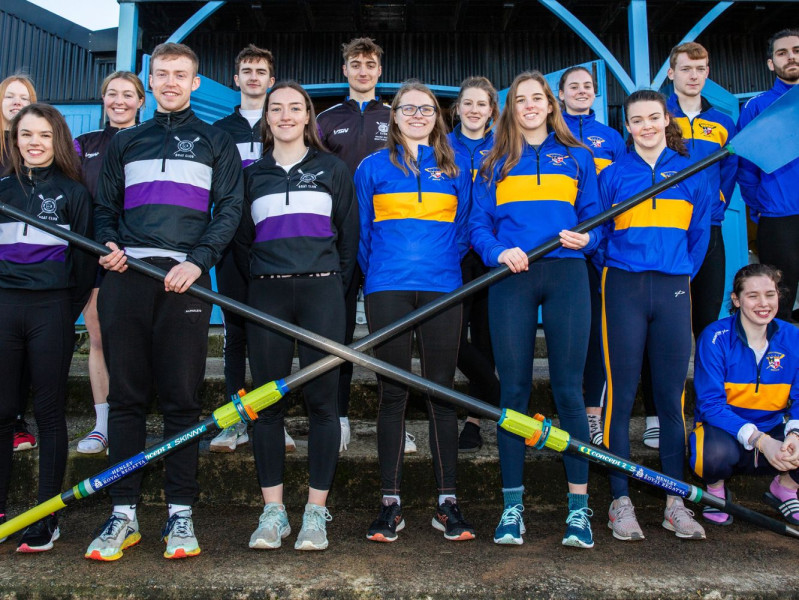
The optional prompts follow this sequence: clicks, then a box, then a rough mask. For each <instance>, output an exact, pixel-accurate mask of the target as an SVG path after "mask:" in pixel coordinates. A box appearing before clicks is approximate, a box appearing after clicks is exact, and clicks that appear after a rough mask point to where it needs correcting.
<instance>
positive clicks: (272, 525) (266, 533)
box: [250, 502, 291, 550]
mask: <svg viewBox="0 0 799 600" xmlns="http://www.w3.org/2000/svg"><path fill="white" fill-rule="evenodd" d="M290 533H291V525H289V517H288V515H287V514H286V507H285V506H283V505H282V504H279V503H277V502H270V503H269V504H267V505H266V506H264V512H262V513H261V517H260V518H259V519H258V529H256V530H255V531H254V532H253V534H252V536H251V537H250V548H253V549H254V550H274V549H276V548H280V545H281V544H282V542H283V540H285V539H286V538H287V537H288V536H289V534H290Z"/></svg>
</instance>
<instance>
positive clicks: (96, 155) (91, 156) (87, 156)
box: [84, 152, 100, 160]
mask: <svg viewBox="0 0 799 600" xmlns="http://www.w3.org/2000/svg"><path fill="white" fill-rule="evenodd" d="M98 156H100V153H99V152H88V153H87V154H86V156H85V157H84V158H86V159H87V160H88V159H90V158H97V157H98Z"/></svg>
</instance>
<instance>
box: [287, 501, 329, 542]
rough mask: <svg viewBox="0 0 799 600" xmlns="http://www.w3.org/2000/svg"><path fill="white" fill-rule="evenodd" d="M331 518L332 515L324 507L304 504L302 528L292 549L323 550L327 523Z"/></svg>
mask: <svg viewBox="0 0 799 600" xmlns="http://www.w3.org/2000/svg"><path fill="white" fill-rule="evenodd" d="M332 520H333V516H332V515H331V514H330V511H329V510H327V508H326V507H324V506H318V505H316V504H306V505H305V514H303V515H302V528H301V529H300V533H299V535H297V541H296V542H295V543H294V549H295V550H324V549H325V548H327V523H328V521H332Z"/></svg>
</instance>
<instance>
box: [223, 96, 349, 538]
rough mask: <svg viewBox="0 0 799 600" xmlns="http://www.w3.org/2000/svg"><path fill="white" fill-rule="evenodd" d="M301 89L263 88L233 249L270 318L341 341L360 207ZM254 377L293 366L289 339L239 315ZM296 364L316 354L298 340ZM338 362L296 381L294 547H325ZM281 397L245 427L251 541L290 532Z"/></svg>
mask: <svg viewBox="0 0 799 600" xmlns="http://www.w3.org/2000/svg"><path fill="white" fill-rule="evenodd" d="M317 131H318V130H317V126H316V117H315V115H314V110H313V105H312V104H311V99H310V97H309V96H308V93H307V92H306V91H305V90H304V89H303V88H302V87H301V86H300V85H299V84H297V83H295V82H291V81H288V82H280V83H278V84H276V85H275V86H274V87H273V88H272V89H271V90H270V91H269V93H268V94H267V96H266V102H265V104H264V116H263V118H262V139H263V148H264V155H263V157H262V158H261V159H260V160H257V161H255V162H254V163H253V164H251V165H250V166H249V167H247V168H246V169H245V170H244V197H245V202H244V212H243V217H242V222H241V226H240V227H239V231H238V233H237V234H236V239H235V246H234V256H235V258H236V262H237V264H238V266H239V269H240V270H241V272H242V273H245V274H247V275H248V276H249V284H248V304H249V305H250V306H252V307H254V308H257V309H258V310H263V311H264V312H267V313H269V314H271V315H274V316H275V317H277V318H280V319H283V320H285V321H288V322H290V323H294V324H295V325H299V326H300V327H304V328H306V329H309V330H310V331H313V332H315V333H318V334H319V335H322V336H325V337H326V338H329V339H332V340H334V341H337V342H339V343H343V342H344V290H345V289H347V285H349V280H350V278H351V277H352V274H353V271H354V269H355V261H356V253H357V249H358V211H357V205H356V199H355V191H354V188H353V184H352V177H351V175H350V173H349V170H348V169H347V166H346V164H344V162H342V161H341V160H339V159H338V158H336V157H335V156H333V155H332V154H329V153H328V152H327V151H326V150H325V148H324V146H323V145H322V142H321V141H320V140H319V135H318V133H317ZM246 328H247V330H246V331H247V343H248V346H249V348H250V352H249V356H250V368H251V369H252V377H253V383H254V385H256V386H258V385H263V384H265V383H267V382H269V381H274V380H276V379H279V378H280V377H283V376H284V375H285V374H286V373H288V372H290V371H291V362H292V359H293V357H294V340H292V339H291V338H288V337H286V336H284V335H283V334H280V333H275V332H273V331H270V330H268V329H266V328H265V327H262V326H260V325H254V324H252V323H247V325H246ZM299 357H300V365H301V366H303V367H304V366H306V365H309V364H311V363H312V362H315V361H317V360H319V359H321V358H323V357H324V353H323V352H321V351H319V350H314V349H312V348H310V347H309V346H305V345H303V344H300V345H299ZM338 376H339V371H338V369H334V370H332V371H329V372H328V373H327V374H325V375H323V376H322V377H319V378H317V379H315V380H314V381H313V382H311V383H309V384H308V385H306V386H304V387H303V396H304V398H305V403H306V406H307V407H308V415H309V420H310V432H309V434H308V462H309V471H310V477H309V489H308V503H307V504H306V506H305V513H304V515H303V519H302V528H301V530H300V533H299V535H298V536H297V541H296V543H295V545H294V548H295V549H297V550H324V549H325V548H327V545H328V540H327V532H326V527H325V526H326V523H327V521H329V520H330V519H331V518H332V517H331V516H330V513H329V511H328V510H327V508H326V507H325V505H326V502H327V495H328V492H329V491H330V486H331V484H332V482H333V474H334V473H335V470H336V464H337V462H338V449H339V442H340V435H341V428H340V424H339V419H338V404H337V390H338ZM285 414H286V404H285V401H284V400H281V401H280V402H278V403H277V404H275V405H273V406H270V407H269V408H267V409H266V410H264V411H262V412H261V414H260V415H259V418H258V420H257V421H256V422H255V424H254V426H253V454H254V455H255V466H256V470H257V473H258V482H259V485H260V487H261V493H262V496H263V500H264V509H263V513H262V514H261V517H260V519H259V522H258V528H257V529H256V530H255V531H254V532H253V534H252V536H251V538H250V544H249V545H250V548H254V549H273V548H279V547H280V546H281V543H282V540H283V539H285V538H286V537H287V536H288V535H289V533H290V532H291V527H290V525H289V521H288V515H287V513H286V508H285V505H284V504H283V466H284V460H285V450H286V446H285V443H284V417H285Z"/></svg>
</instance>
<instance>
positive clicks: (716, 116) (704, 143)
mask: <svg viewBox="0 0 799 600" xmlns="http://www.w3.org/2000/svg"><path fill="white" fill-rule="evenodd" d="M668 109H669V112H671V114H672V117H673V118H674V122H675V123H677V125H679V126H680V129H681V130H682V136H683V138H684V139H685V145H686V147H687V148H688V152H690V153H691V160H692V161H694V162H696V161H698V160H700V159H702V158H705V157H706V156H707V155H708V154H712V153H713V152H715V151H716V150H718V149H719V148H723V147H724V146H726V145H727V143H728V142H729V141H730V140H731V139H732V137H733V136H734V135H735V131H736V129H735V123H733V121H732V119H731V118H730V117H728V116H727V115H725V114H724V113H723V112H721V111H718V110H716V109H715V108H713V105H711V104H710V102H708V101H707V100H705V99H704V98H702V112H701V113H699V115H697V116H696V117H694V119H693V120H691V119H689V118H688V117H687V116H686V114H685V113H684V112H683V111H682V108H680V102H679V100H678V98H677V94H672V95H671V96H670V97H669V101H668ZM737 172H738V157H737V156H735V155H734V154H730V155H729V156H728V157H727V158H725V159H724V160H722V161H719V162H717V163H716V164H714V165H710V166H709V167H708V168H707V169H705V176H706V177H707V179H708V182H709V184H710V187H711V188H712V189H713V190H718V191H719V195H718V197H717V198H716V199H715V201H714V202H713V203H712V204H711V207H710V221H711V224H713V225H721V222H722V221H723V220H724V212H725V211H726V210H727V207H728V206H729V205H730V198H732V192H733V190H735V176H736V173H737Z"/></svg>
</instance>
